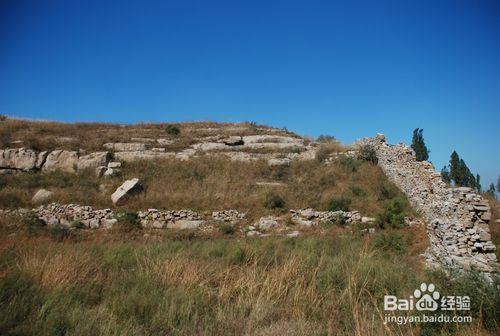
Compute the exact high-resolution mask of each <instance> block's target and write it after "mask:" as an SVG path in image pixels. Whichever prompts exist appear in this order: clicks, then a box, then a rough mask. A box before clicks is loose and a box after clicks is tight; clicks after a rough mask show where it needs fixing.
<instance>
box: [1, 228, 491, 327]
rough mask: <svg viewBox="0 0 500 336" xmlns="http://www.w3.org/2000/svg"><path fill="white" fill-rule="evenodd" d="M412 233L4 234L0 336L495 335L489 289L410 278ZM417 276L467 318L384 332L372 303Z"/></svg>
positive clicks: (414, 263) (403, 290) (406, 290)
mask: <svg viewBox="0 0 500 336" xmlns="http://www.w3.org/2000/svg"><path fill="white" fill-rule="evenodd" d="M419 230H420V231H422V229H421V228H420V229H417V228H411V229H405V230H398V232H397V233H396V232H395V233H393V234H392V233H387V234H389V235H390V237H389V238H387V237H385V236H386V235H387V234H386V233H381V234H380V236H374V237H371V236H359V235H353V234H341V235H338V234H333V231H332V234H327V235H325V236H322V237H302V238H297V239H288V238H281V237H268V238H256V239H246V240H235V239H222V238H215V239H213V238H205V239H196V240H178V239H176V240H172V239H170V238H168V237H167V236H164V237H160V240H159V241H157V242H154V243H151V242H150V241H149V242H148V241H146V240H144V239H142V238H137V237H136V238H134V239H133V240H131V241H127V240H114V239H109V238H110V237H109V236H108V234H103V236H99V235H93V236H91V237H87V238H81V237H80V239H76V240H75V239H74V238H73V239H70V240H66V241H65V242H62V243H60V242H55V241H53V240H51V239H48V238H46V237H44V236H38V237H33V236H31V237H30V238H29V239H25V238H24V237H23V236H21V235H19V236H18V237H17V238H14V239H12V238H10V239H7V238H5V236H4V237H3V238H2V239H1V240H0V242H1V244H0V246H1V250H0V251H1V253H0V303H1V305H0V316H1V318H0V333H1V334H3V335H19V334H35V335H57V334H59V335H63V334H64V335H285V334H286V335H419V334H421V333H424V332H425V333H427V334H433V333H434V334H437V333H443V334H453V333H462V334H467V333H468V332H481V333H483V334H485V335H493V334H495V332H496V331H498V325H497V323H498V315H497V314H498V313H497V312H496V311H495V309H497V308H498V293H495V292H492V291H491V290H490V289H488V288H490V287H481V286H479V285H474V284H477V283H478V282H464V281H462V282H461V281H450V280H448V279H447V278H445V277H443V276H442V275H441V274H429V275H426V274H425V273H423V272H421V271H420V267H421V262H420V260H419V258H418V257H416V255H418V254H414V252H415V251H413V250H412V246H413V247H415V246H418V244H419V240H420V236H421V235H422V234H425V233H422V232H420V231H419ZM420 252H421V250H420ZM423 280H427V281H429V280H432V281H434V283H435V284H436V285H437V286H438V287H439V288H440V289H443V290H448V291H450V293H454V292H453V291H455V292H457V290H459V289H460V291H459V292H460V293H463V292H469V293H473V295H474V296H473V300H475V301H474V311H473V313H474V314H475V316H476V317H475V318H476V321H475V323H474V324H472V325H463V326H453V327H451V328H448V327H446V328H439V327H438V326H432V328H431V327H426V328H427V329H425V328H424V329H422V326H420V325H405V326H397V325H385V324H384V323H383V311H382V302H383V296H384V295H385V294H388V293H390V294H394V295H398V296H405V295H409V294H410V293H411V292H412V291H413V289H414V288H416V286H417V285H418V284H419V283H420V282H421V281H423ZM464 284H469V285H468V286H467V287H463V286H464ZM472 287H474V288H475V289H474V291H473V292H470V291H471V288H472ZM457 295H458V294H457ZM495 295H496V300H497V301H496V303H495ZM482 316H484V317H482Z"/></svg>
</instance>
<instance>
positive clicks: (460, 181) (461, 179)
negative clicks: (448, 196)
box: [449, 151, 480, 190]
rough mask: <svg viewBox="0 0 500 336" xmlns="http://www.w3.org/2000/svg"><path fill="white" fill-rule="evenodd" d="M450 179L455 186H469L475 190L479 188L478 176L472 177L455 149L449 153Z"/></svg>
mask: <svg viewBox="0 0 500 336" xmlns="http://www.w3.org/2000/svg"><path fill="white" fill-rule="evenodd" d="M449 171H450V180H451V181H453V183H454V185H455V186H457V187H470V188H474V189H476V190H479V189H480V185H479V180H478V177H479V176H478V177H474V174H472V173H471V171H470V169H469V167H467V164H466V163H465V161H464V160H463V159H461V158H460V156H458V154H457V152H456V151H453V153H451V157H450V164H449Z"/></svg>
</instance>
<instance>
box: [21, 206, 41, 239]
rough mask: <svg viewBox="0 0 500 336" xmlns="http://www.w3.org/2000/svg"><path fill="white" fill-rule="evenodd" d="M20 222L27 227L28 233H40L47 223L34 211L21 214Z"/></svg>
mask: <svg viewBox="0 0 500 336" xmlns="http://www.w3.org/2000/svg"><path fill="white" fill-rule="evenodd" d="M19 223H20V224H21V226H22V227H24V228H25V229H26V231H27V232H28V234H37V233H40V231H41V230H42V229H43V228H44V227H45V223H44V222H43V221H42V220H41V219H39V218H38V216H37V215H36V213H34V212H33V211H29V212H27V213H25V214H22V215H20V216H19Z"/></svg>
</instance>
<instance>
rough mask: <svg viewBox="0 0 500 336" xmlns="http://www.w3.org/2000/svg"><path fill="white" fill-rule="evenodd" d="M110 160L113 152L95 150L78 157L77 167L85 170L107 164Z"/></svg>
mask: <svg viewBox="0 0 500 336" xmlns="http://www.w3.org/2000/svg"><path fill="white" fill-rule="evenodd" d="M109 161H111V154H110V153H109V152H95V153H91V154H88V155H83V156H80V157H79V158H78V163H77V169H78V170H83V169H89V168H97V167H99V166H106V165H107V164H108V162H109Z"/></svg>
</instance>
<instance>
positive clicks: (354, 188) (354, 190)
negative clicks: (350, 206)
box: [349, 186, 366, 197]
mask: <svg viewBox="0 0 500 336" xmlns="http://www.w3.org/2000/svg"><path fill="white" fill-rule="evenodd" d="M349 189H350V190H351V193H352V194H353V195H354V196H356V197H365V196H366V191H365V190H364V189H363V188H361V187H358V186H351V187H350V188H349Z"/></svg>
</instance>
